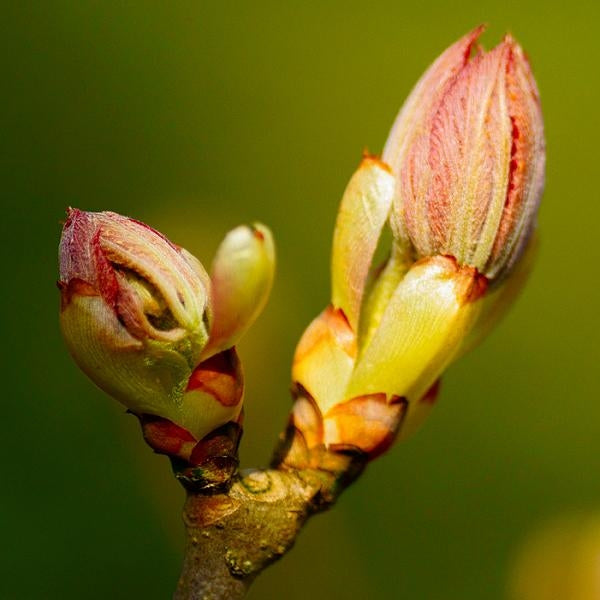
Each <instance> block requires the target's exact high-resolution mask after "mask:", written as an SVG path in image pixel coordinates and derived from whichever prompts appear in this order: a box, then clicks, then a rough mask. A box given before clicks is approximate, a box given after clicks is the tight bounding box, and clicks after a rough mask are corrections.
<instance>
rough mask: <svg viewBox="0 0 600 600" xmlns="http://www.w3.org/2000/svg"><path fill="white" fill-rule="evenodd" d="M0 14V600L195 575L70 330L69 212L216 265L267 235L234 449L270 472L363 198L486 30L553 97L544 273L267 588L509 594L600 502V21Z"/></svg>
mask: <svg viewBox="0 0 600 600" xmlns="http://www.w3.org/2000/svg"><path fill="white" fill-rule="evenodd" d="M2 12H3V16H2V21H3V30H4V32H3V35H2V40H1V42H0V44H1V45H2V47H3V49H2V53H1V54H2V58H1V59H0V60H1V61H2V63H3V68H2V80H3V83H4V86H3V92H2V99H1V100H0V102H1V103H2V105H3V107H2V110H1V111H0V119H2V136H1V137H2V140H1V141H0V145H1V147H2V160H1V161H0V162H1V163H2V164H1V168H2V171H3V175H2V180H1V186H0V189H1V190H2V191H1V193H2V197H3V198H2V213H1V218H0V221H1V225H0V226H1V228H2V242H3V247H4V252H3V264H4V267H3V277H2V280H3V281H2V290H3V293H2V296H1V302H2V304H1V315H2V338H3V344H2V352H3V357H4V358H3V360H2V367H3V372H4V375H3V378H2V381H3V390H2V396H3V399H2V426H1V432H2V433H1V435H0V440H1V444H2V448H1V450H2V451H1V454H0V472H1V473H2V477H1V479H2V484H1V490H2V491H1V492H0V527H1V532H2V542H1V544H0V598H3V599H4V598H6V599H19V600H20V599H30V598H33V599H38V598H44V599H69V598H87V599H90V600H91V599H96V598H97V599H104V598H107V597H108V598H112V599H114V600H118V599H131V598H144V599H148V600H152V599H162V598H168V597H169V596H170V594H171V592H172V590H173V587H174V584H175V582H176V579H177V576H178V569H179V563H180V560H181V550H182V541H183V532H182V525H181V523H180V516H179V515H180V507H181V504H182V501H183V492H182V490H181V489H179V487H178V485H177V484H176V483H175V482H174V481H173V479H172V478H171V476H170V473H169V466H168V461H167V460H166V459H165V458H164V457H159V456H155V455H153V454H152V453H151V452H150V451H149V449H148V448H147V447H145V445H144V444H143V442H142V440H141V436H140V435H139V432H138V425H137V422H136V420H135V419H134V418H132V417H130V416H127V415H125V414H124V411H123V409H122V408H121V407H119V406H118V405H117V404H116V403H114V402H113V401H110V400H109V399H108V398H106V397H105V396H104V395H103V394H102V393H101V392H100V391H99V390H97V389H96V388H95V387H94V386H93V385H92V384H91V383H90V382H89V381H88V380H86V379H85V377H84V376H83V375H82V374H81V373H80V372H79V371H78V370H77V368H76V367H75V366H74V364H73V363H72V361H71V359H70V358H69V356H68V354H67V352H66V349H65V347H64V345H63V343H62V340H61V338H60V333H59V330H58V324H57V310H58V293H57V291H56V289H55V287H54V285H55V280H56V277H57V267H56V248H57V243H58V238H59V234H60V225H59V222H60V220H61V219H62V218H63V215H64V209H65V207H67V206H68V205H72V206H77V207H80V208H83V209H88V210H103V209H111V210H115V211H118V212H121V213H125V214H128V215H131V216H135V217H136V218H138V219H141V220H143V221H146V222H148V223H149V224H151V225H153V226H154V227H156V228H158V229H159V230H161V231H163V232H165V233H166V234H167V235H168V236H169V237H171V238H172V239H173V240H175V241H176V242H178V243H179V244H181V245H184V246H186V247H187V248H188V249H189V250H191V251H193V252H194V253H195V254H196V255H197V256H198V257H199V258H201V259H202V260H203V261H204V262H205V264H209V263H210V259H211V256H212V253H213V252H214V250H215V248H216V246H217V244H218V241H219V239H220V238H221V236H222V235H223V234H224V233H225V231H226V230H228V229H229V228H231V227H233V226H235V225H237V224H239V223H241V222H247V221H252V220H256V219H259V220H261V221H263V222H265V223H267V224H268V225H269V226H270V227H271V228H272V229H273V231H274V232H275V235H276V239H277V243H278V259H279V264H278V278H277V282H276V285H275V288H274V292H273V296H272V299H271V301H270V303H269V305H268V307H267V310H266V312H265V314H264V315H263V316H262V317H261V319H260V320H259V321H258V323H257V324H256V326H255V327H254V329H253V331H252V332H251V334H250V335H248V337H247V339H246V340H245V341H244V343H243V344H242V345H241V355H242V357H243V359H244V362H245V367H246V373H247V402H246V412H247V421H246V433H245V436H244V440H243V445H242V460H243V463H244V465H247V466H250V465H258V464H264V463H265V462H266V461H267V459H268V457H269V454H270V451H271V448H272V446H273V444H274V440H275V436H276V435H277V433H278V432H279V430H280V429H281V427H282V426H283V424H284V422H285V420H286V414H287V411H288V409H289V404H290V399H289V393H288V378H289V365H290V361H291V357H292V353H293V349H294V345H295V343H296V340H297V339H298V337H299V335H300V333H301V331H302V330H303V328H304V327H305V326H306V324H307V323H308V322H309V320H310V319H311V318H312V317H313V316H314V315H315V314H317V313H318V311H320V309H321V307H322V306H324V305H325V303H326V301H327V297H328V261H329V250H330V236H331V231H332V226H333V223H334V218H335V212H336V207H337V203H338V201H339V198H340V196H341V193H342V191H343V188H344V186H345V184H346V181H347V180H348V178H349V176H350V175H351V173H352V172H353V170H354V168H355V167H356V165H357V164H358V161H359V159H360V155H361V151H362V149H363V147H365V146H366V147H368V148H369V149H371V150H372V151H379V150H380V149H381V147H382V145H383V142H384V141H385V138H386V135H387V131H388V128H389V127H390V125H391V123H392V120H393V118H394V116H395V114H396V112H397V110H398V108H399V107H400V104H401V103H402V101H403V99H404V97H405V96H406V94H407V93H408V91H409V89H410V87H411V86H412V84H413V83H414V82H415V81H416V79H417V77H418V76H419V75H420V73H421V72H422V71H423V69H424V68H425V67H426V66H427V65H428V64H429V63H430V62H431V61H432V60H433V58H434V57H435V56H437V54H438V53H439V52H441V50H442V49H444V48H445V47H446V46H447V45H448V44H449V43H451V42H452V41H454V40H455V39H456V38H458V37H459V36H460V35H462V34H463V33H464V32H466V31H467V30H468V29H470V28H471V27H473V26H474V25H476V24H478V23H480V22H482V21H483V22H488V23H489V24H490V27H489V31H488V33H486V35H485V37H484V44H485V45H487V46H488V47H489V46H491V45H493V44H494V43H496V41H497V40H499V39H500V36H501V35H502V34H503V33H504V32H505V31H506V30H510V31H512V32H513V33H514V34H515V35H516V36H517V38H518V39H519V40H520V41H521V42H522V44H523V45H524V46H525V48H526V50H527V51H528V53H529V54H530V56H531V59H532V62H533V66H534V70H535V73H536V77H537V79H538V82H539V86H540V89H541V94H542V99H543V108H544V112H545V118H546V127H547V140H548V176H547V191H546V194H545V197H544V201H543V208H542V211H541V215H540V230H541V237H542V246H541V252H540V255H539V260H538V264H537V268H536V270H535V272H534V274H533V277H532V278H531V281H530V283H529V285H528V287H527V289H526V291H525V293H524V294H523V296H522V297H521V299H520V300H519V302H518V303H517V305H516V306H515V307H514V310H513V311H512V313H511V314H510V316H509V317H508V318H507V319H506V320H505V321H504V322H503V323H502V325H501V326H500V327H499V329H498V330H497V331H496V332H495V333H494V334H493V336H492V337H491V338H490V339H489V340H488V341H487V342H486V343H485V344H484V345H483V346H482V347H481V348H479V349H478V350H477V351H476V352H474V353H472V354H471V355H470V356H468V357H466V358H465V359H464V360H462V361H461V362H460V363H459V364H457V365H455V366H454V367H453V368H452V369H451V370H450V371H449V372H448V373H447V375H446V376H445V378H444V382H443V394H442V397H441V400H440V402H439V404H438V406H437V407H436V410H435V411H434V413H433V416H432V417H431V418H430V420H429V421H428V423H427V424H426V426H425V427H424V428H423V429H422V430H421V431H420V432H419V433H418V434H417V435H416V436H415V437H414V438H413V439H411V440H409V441H407V442H406V443H404V444H402V445H401V446H396V447H395V448H394V449H393V450H392V451H391V452H389V453H388V454H387V455H386V456H384V457H383V458H381V459H380V460H378V461H377V462H376V463H374V464H372V465H371V466H370V467H369V469H368V470H367V472H366V474H365V475H364V477H363V478H362V479H361V480H360V481H359V482H358V483H357V484H356V485H354V486H353V487H352V488H351V489H349V490H348V491H347V492H346V493H345V494H344V495H343V497H342V498H341V500H340V502H339V504H338V505H337V506H336V507H335V509H334V510H332V511H331V512H330V513H328V514H325V515H322V516H319V517H317V518H315V519H314V520H313V521H312V522H311V523H310V524H309V526H308V527H307V528H306V530H305V531H304V532H303V533H302V535H301V537H300V538H299V540H298V543H297V545H296V547H295V549H294V550H293V551H292V552H291V553H290V554H289V555H287V556H286V557H285V558H284V559H283V560H281V561H280V562H279V563H278V564H277V565H275V566H274V567H272V568H271V569H270V570H269V571H268V572H267V573H265V574H264V575H263V576H262V577H261V578H260V579H259V580H258V582H257V583H256V584H255V586H254V588H253V590H252V592H251V598H253V599H256V600H257V599H266V600H268V599H280V598H286V599H290V600H300V599H305V598H311V599H312V600H326V599H337V598H345V599H348V600H351V599H363V598H377V599H382V600H383V599H388V598H390V599H391V598H415V599H416V598H418V599H419V600H438V599H439V600H442V599H443V600H470V599H490V600H497V599H504V598H507V597H508V592H507V589H508V587H509V582H510V581H511V578H514V577H513V575H511V574H512V573H514V564H515V560H517V559H515V557H516V556H519V555H520V553H521V548H522V547H523V544H527V543H528V542H527V540H529V539H530V536H531V535H532V532H535V531H538V530H539V528H542V529H543V528H544V523H546V522H548V521H549V520H553V519H559V518H562V515H565V514H572V513H577V514H580V513H582V514H587V513H590V514H594V513H595V512H600V402H598V393H597V385H596V381H597V376H598V358H599V351H598V342H599V333H600V324H599V320H598V307H599V300H600V291H599V290H600V288H599V286H598V284H597V281H596V276H597V273H598V266H597V265H598V264H599V260H600V248H599V245H600V244H599V241H598V233H597V231H598V226H597V223H598V222H599V218H600V203H599V200H600V198H599V189H600V186H599V185H598V177H599V166H598V163H599V156H598V139H599V134H600V122H599V121H600V117H599V115H600V111H598V106H599V105H600V81H599V78H598V68H597V65H598V61H599V59H600V50H599V48H598V41H597V24H598V19H599V17H600V9H599V8H598V5H597V4H595V3H592V2H589V3H583V2H580V3H578V2H569V3H565V2H558V1H553V0H545V1H544V2H541V1H525V0H518V1H517V0H505V1H503V2H492V1H489V0H483V1H482V0H477V1H475V0H463V1H461V2H460V3H458V2H440V1H435V0H432V1H431V2H410V3H407V2H400V1H397V0H395V1H391V0H386V1H382V2H378V3H368V2H364V1H362V0H361V1H354V0H344V1H341V0H339V1H336V2H319V3H317V2H295V1H285V2H281V1H271V2H265V1H260V0H256V1H254V2H206V1H202V2H191V1H189V2H155V1H153V0H144V1H138V2H117V1H112V0H107V1H103V2H95V1H85V2H82V1H81V0H72V1H66V0H56V1H48V2H28V1H13V2H9V3H8V4H5V5H4V9H3V11H2ZM517 562H518V560H517ZM558 600H565V599H564V598H559V599H558Z"/></svg>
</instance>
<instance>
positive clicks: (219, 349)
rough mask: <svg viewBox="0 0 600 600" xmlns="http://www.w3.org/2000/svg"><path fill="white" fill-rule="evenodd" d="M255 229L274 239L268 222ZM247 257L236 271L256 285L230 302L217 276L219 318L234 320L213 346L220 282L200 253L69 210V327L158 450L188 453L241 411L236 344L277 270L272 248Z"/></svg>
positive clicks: (136, 227)
mask: <svg viewBox="0 0 600 600" xmlns="http://www.w3.org/2000/svg"><path fill="white" fill-rule="evenodd" d="M236 231H237V230H236ZM248 231H250V229H248ZM252 231H253V230H252ZM257 231H261V236H262V237H263V238H264V239H268V240H270V233H269V232H268V230H267V229H266V228H264V227H261V229H260V230H257ZM230 237H231V234H230V236H229V238H230ZM238 237H239V235H238ZM247 237H248V236H245V239H246V238H247ZM229 238H226V239H229ZM261 245H262V242H261V244H258V246H261ZM242 246H243V244H242ZM270 247H271V250H272V242H271V246H270ZM245 257H246V261H245V262H243V261H242V262H240V261H238V262H237V263H235V261H234V266H233V267H232V268H231V270H230V273H229V275H230V276H231V277H232V278H233V277H236V276H237V277H239V278H241V279H244V277H246V280H247V279H248V272H251V273H252V274H253V276H254V277H255V279H256V281H255V285H254V287H253V288H248V287H247V288H245V289H238V290H237V293H236V298H235V301H234V302H230V303H229V304H228V305H227V303H226V301H225V300H224V299H223V298H224V290H226V289H227V288H226V283H227V282H226V281H225V279H226V277H221V278H220V279H219V283H218V285H216V286H214V288H215V289H214V290H212V293H213V295H215V294H216V297H217V298H219V299H221V300H222V301H223V305H221V306H219V308H218V310H216V311H215V313H216V315H217V317H218V319H217V321H216V322H217V323H219V324H222V323H228V324H229V325H230V327H229V329H228V330H227V331H228V333H229V334H230V335H229V337H228V338H227V339H224V337H223V336H222V335H220V337H219V338H218V343H215V344H213V346H212V347H213V351H212V352H210V353H209V354H207V353H206V349H207V348H208V347H209V344H210V342H211V339H210V334H209V333H210V331H211V323H210V315H211V309H210V296H211V287H213V286H211V282H210V279H209V277H208V275H207V273H206V272H205V270H204V268H203V267H202V265H201V264H200V263H199V262H198V260H196V259H195V258H194V257H193V256H192V255H191V254H189V253H188V252H187V251H186V250H184V249H183V248H180V247H178V246H176V245H174V244H172V243H171V242H170V241H169V240H167V239H166V238H165V237H164V236H163V235H161V234H160V233H158V232H157V231H155V230H153V229H151V228H150V227H148V226H147V225H144V224H143V223H140V222H138V221H135V220H133V219H128V218H126V217H123V216H120V215H117V214H115V213H111V212H100V213H90V212H83V211H80V210H69V213H68V218H67V221H66V223H65V226H64V229H63V234H62V238H61V242H60V280H59V283H58V285H59V288H60V290H61V314H60V322H61V329H62V332H63V336H64V338H65V341H66V343H67V346H68V348H69V351H70V352H71V354H72V356H73V358H74V359H75V361H76V362H77V364H78V365H79V366H80V367H81V369H82V370H83V371H84V372H85V373H86V374H87V375H88V376H89V377H90V378H91V379H92V380H93V381H94V382H95V383H96V384H97V385H98V386H99V387H100V388H102V389H103V390H104V391H106V392H107V393H108V394H110V395H111V396H113V397H114V398H116V399H117V400H119V401H120V402H122V403H123V404H124V405H125V406H127V408H128V409H129V410H130V411H131V412H133V413H134V414H136V415H137V416H138V417H140V420H141V422H142V426H143V428H144V434H145V437H146V439H147V441H148V442H149V443H150V444H151V445H152V446H153V448H154V449H155V450H157V451H159V452H163V453H166V454H169V455H171V456H178V457H180V458H183V459H185V460H189V459H190V457H192V456H193V454H194V447H195V445H196V443H197V442H198V441H199V440H201V439H202V438H204V437H205V436H206V435H207V434H208V433H210V432H211V431H213V430H214V429H216V428H217V427H219V426H221V425H224V424H225V423H228V422H230V421H237V420H239V416H240V412H241V408H242V397H243V379H242V371H241V366H240V364H239V360H238V358H237V355H236V353H235V349H234V348H233V344H234V343H235V342H236V341H237V340H238V339H239V337H240V335H241V333H243V331H245V330H246V329H247V327H248V326H249V325H250V324H251V322H252V321H253V320H254V319H255V318H256V316H257V315H258V312H259V311H260V309H261V308H262V306H263V305H264V303H265V301H266V296H267V295H268V290H269V288H270V281H271V280H272V275H273V260H272V252H271V260H264V259H263V257H262V254H261V252H260V250H256V249H254V250H252V249H251V250H247V249H246V251H245ZM221 262H223V261H221ZM217 263H218V264H220V263H219V260H217ZM257 263H259V266H258V267H257ZM217 270H218V269H217ZM234 287H235V286H234ZM215 290H216V291H215ZM235 302H237V305H236V304H235ZM253 303H254V304H253ZM240 306H244V307H245V310H239V307H240ZM213 324H214V322H213ZM232 324H234V325H232ZM217 329H218V328H217ZM218 331H219V332H221V331H222V328H221V329H218ZM232 332H233V333H232ZM236 435H237V434H236ZM196 453H197V451H196Z"/></svg>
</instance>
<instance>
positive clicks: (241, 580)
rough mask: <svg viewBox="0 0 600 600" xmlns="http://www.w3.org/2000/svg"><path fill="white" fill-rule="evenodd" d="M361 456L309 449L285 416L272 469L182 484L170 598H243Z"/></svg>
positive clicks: (349, 477)
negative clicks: (178, 567) (178, 569)
mask: <svg viewBox="0 0 600 600" xmlns="http://www.w3.org/2000/svg"><path fill="white" fill-rule="evenodd" d="M219 458H221V459H222V457H219ZM366 459H367V457H366V455H364V454H363V453H360V452H357V451H355V450H352V449H345V450H343V451H330V450H326V449H325V447H324V446H323V445H318V446H315V447H312V448H308V447H307V446H306V442H305V440H304V435H303V434H302V432H300V431H299V430H298V429H297V428H296V427H295V426H294V424H293V421H292V422H291V423H290V426H289V427H288V429H287V431H286V434H285V435H284V436H283V439H282V441H281V443H280V446H279V447H278V449H277V451H276V453H275V457H274V459H273V468H271V469H264V470H249V471H244V472H242V473H239V474H236V475H235V476H234V477H233V478H232V479H229V480H226V481H225V480H224V481H223V482H222V487H221V489H220V490H219V491H216V492H215V486H214V483H215V481H214V476H213V477H212V478H211V487H209V488H206V489H200V490H198V489H196V490H188V496H187V500H186V503H185V506H184V522H185V526H186V530H187V542H186V548H185V559H184V563H183V569H182V573H181V577H180V579H179V583H178V586H177V590H176V592H175V596H174V598H175V600H236V599H238V598H243V597H244V595H245V594H246V592H247V590H248V588H249V586H250V584H251V583H252V581H253V580H254V579H255V578H256V576H257V575H258V574H259V573H260V572H261V571H263V570H264V569H265V568H266V567H267V566H269V565H270V564H272V563H273V562H275V561H276V560H277V559H279V558H280V557H281V556H283V555H284V554H285V553H286V552H287V551H288V550H289V549H290V548H291V547H292V546H293V544H294V541H295V539H296V537H297V535H298V533H299V532H300V530H301V528H302V527H303V525H304V523H305V522H306V520H307V519H308V517H310V516H311V515H313V514H315V513H318V512H321V511H323V510H326V509H327V508H329V507H330V506H331V505H332V504H333V503H334V502H335V500H336V499H337V497H338V496H339V494H340V493H341V491H342V490H343V489H345V488H346V487H347V486H348V485H349V484H350V483H351V482H352V481H354V480H355V479H356V477H357V476H358V475H359V474H360V473H361V472H362V470H363V468H364V466H365V464H366ZM212 473H213V474H214V470H213V471H212Z"/></svg>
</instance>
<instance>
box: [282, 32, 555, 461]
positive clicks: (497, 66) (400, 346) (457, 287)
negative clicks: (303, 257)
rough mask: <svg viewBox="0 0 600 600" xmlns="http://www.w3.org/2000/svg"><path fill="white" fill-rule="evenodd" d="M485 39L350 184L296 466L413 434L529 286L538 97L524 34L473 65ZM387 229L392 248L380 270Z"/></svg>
mask: <svg viewBox="0 0 600 600" xmlns="http://www.w3.org/2000/svg"><path fill="white" fill-rule="evenodd" d="M480 33H481V28H479V29H477V30H475V31H474V32H472V33H471V34H469V35H467V36H466V37H465V38H463V39H462V40H460V41H459V42H457V43H456V44H455V45H454V46H452V47H451V48H450V49H449V50H447V51H446V52H445V53H444V54H442V56H441V57H440V58H439V59H438V60H437V61H436V62H435V63H434V64H433V65H432V66H431V67H430V69H429V70H428V71H427V73H426V74H425V75H424V76H423V78H422V79H421V81H420V82H419V83H418V84H417V86H416V87H415V89H414V90H413V92H412V94H411V95H410V97H409V99H408V100H407V102H406V104H405V106H404V108H403V109H402V111H401V112H400V115H399V116H398V118H397V120H396V123H395V125H394V127H393V129H392V132H391V134H390V137H389V139H388V141H387V144H386V147H385V151H384V154H383V159H384V160H383V161H382V160H378V159H376V158H374V157H365V158H364V159H363V161H362V163H361V165H360V167H359V169H358V170H357V172H356V173H355V175H354V176H353V177H352V179H351V180H350V183H349V184H348V187H347V188H346V191H345V193H344V196H343V198H342V202H341V206H340V211H339V214H338V219H337V222H336V228H335V232H334V241H333V253H332V301H331V305H330V306H329V307H328V308H327V309H326V310H325V311H324V312H323V313H322V314H321V315H320V316H319V317H317V319H315V321H313V323H312V324H311V325H310V326H309V327H308V329H307V330H306V332H305V333H304V335H303V336H302V339H301V340H300V343H299V345H298V348H297V350H296V355H295V358H294V365H293V369H292V379H293V382H294V386H293V390H294V393H295V396H296V404H295V409H294V411H293V413H292V423H291V425H292V430H293V431H295V432H298V433H299V435H296V434H295V433H294V436H295V437H294V438H293V440H292V443H291V444H290V446H289V447H290V448H291V449H292V450H293V452H294V453H295V454H296V456H293V457H291V458H290V459H289V460H290V461H291V463H299V462H302V461H301V460H298V457H306V456H309V457H310V456H311V448H313V449H316V448H319V447H321V446H323V445H324V446H325V447H327V448H329V449H330V450H333V451H335V450H338V449H345V450H346V451H347V450H348V448H353V449H355V450H358V451H359V452H361V453H363V454H365V455H367V456H369V457H373V456H376V455H377V454H379V453H380V452H382V451H383V450H385V448H387V447H388V446H389V444H390V443H391V441H392V440H393V439H394V437H395V436H396V434H397V433H398V432H400V435H401V437H405V436H406V435H409V434H410V433H411V432H412V431H414V430H415V429H416V428H417V427H418V426H419V424H420V423H421V422H422V421H423V420H424V418H425V417H426V416H427V414H429V412H430V410H431V408H432V406H433V404H434V402H435V400H436V396H437V392H438V389H439V377H440V376H441V374H442V373H443V371H444V370H445V369H446V368H447V367H448V366H449V365H450V363H451V362H452V361H454V360H455V359H456V358H458V357H459V356H460V355H461V354H463V353H464V352H465V351H466V350H468V349H469V348H471V347H473V346H474V345H476V344H477V343H478V342H479V341H480V340H481V339H482V338H483V337H484V336H485V334H487V333H488V331H489V330H490V329H491V328H492V326H493V325H494V324H495V323H496V322H497V321H498V320H499V318H500V317H501V316H502V314H503V313H504V312H505V310H506V308H507V307H508V306H509V305H510V303H511V302H512V300H513V299H514V297H515V296H516V295H517V294H518V292H519V291H520V288H521V287H522V284H523V282H524V280H525V279H526V275H527V273H528V272H529V269H530V262H531V261H530V258H531V255H532V253H533V251H532V250H528V251H527V257H524V256H523V255H524V252H525V250H526V248H527V247H529V248H531V247H532V244H528V241H529V239H530V237H531V233H532V230H533V227H534V221H535V213H536V210H537V205H538V202H539V199H540V195H541V191H542V187H543V176H544V138H543V125H542V117H541V112H540V107H539V100H538V95H537V90H536V87H535V82H534V81H533V76H532V75H531V72H530V70H529V66H528V64H527V62H526V60H525V58H524V56H523V53H522V50H521V49H520V47H519V46H518V45H517V44H516V43H515V42H514V41H513V40H512V39H511V38H510V37H506V38H505V40H504V41H503V42H502V43H501V44H500V45H499V46H498V47H497V48H495V49H494V50H492V51H491V52H489V53H487V54H486V53H483V52H481V51H480V52H479V53H478V54H476V56H475V57H474V58H473V59H470V58H469V56H470V52H471V48H472V46H473V44H474V43H475V41H476V40H477V38H478V36H479V35H480ZM386 222H389V224H390V227H391V230H392V236H393V241H392V247H391V250H390V255H389V258H388V259H387V261H386V262H385V264H384V265H383V266H382V267H379V268H375V267H374V266H373V265H372V261H373V256H374V254H375V250H376V247H377V245H378V244H379V243H380V237H381V234H382V231H383V230H384V228H385V225H386ZM524 258H526V260H524ZM298 440H300V441H298ZM313 454H314V453H313ZM317 454H318V453H317ZM313 458H314V457H313ZM313 458H310V460H311V461H313V462H314V460H313ZM288 462H289V461H288Z"/></svg>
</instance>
